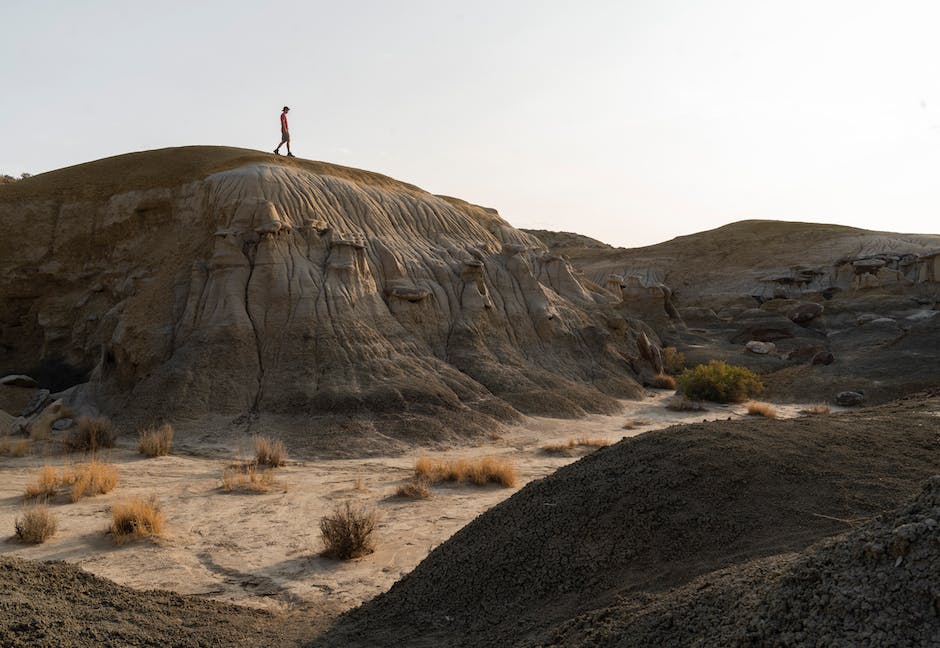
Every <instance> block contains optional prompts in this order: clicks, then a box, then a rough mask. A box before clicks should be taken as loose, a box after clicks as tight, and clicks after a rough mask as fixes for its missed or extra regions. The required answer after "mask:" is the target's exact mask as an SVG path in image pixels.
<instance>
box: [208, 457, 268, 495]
mask: <svg viewBox="0 0 940 648" xmlns="http://www.w3.org/2000/svg"><path fill="white" fill-rule="evenodd" d="M275 485H277V482H276V481H275V479H274V471H273V470H264V469H262V468H260V467H259V466H258V464H256V463H254V462H251V461H238V462H235V463H233V464H231V465H230V466H226V468H225V469H224V470H223V471H222V490H224V491H225V492H227V493H231V492H233V491H248V492H251V493H267V492H268V491H270V490H271V489H272V488H273V487H274V486H275Z"/></svg>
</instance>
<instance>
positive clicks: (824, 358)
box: [810, 351, 836, 365]
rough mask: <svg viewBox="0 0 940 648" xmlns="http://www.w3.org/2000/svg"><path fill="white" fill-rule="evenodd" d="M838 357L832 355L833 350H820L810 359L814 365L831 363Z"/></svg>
mask: <svg viewBox="0 0 940 648" xmlns="http://www.w3.org/2000/svg"><path fill="white" fill-rule="evenodd" d="M835 360H836V357H835V356H834V355H832V351H819V352H818V353H816V354H815V355H814V356H813V359H812V360H811V361H810V364H814V365H831V364H832V363H833V362H835Z"/></svg>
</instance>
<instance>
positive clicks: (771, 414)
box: [745, 401, 777, 419]
mask: <svg viewBox="0 0 940 648" xmlns="http://www.w3.org/2000/svg"><path fill="white" fill-rule="evenodd" d="M745 407H747V413H748V415H749V416H763V417H764V418H769V419H775V418H777V408H776V407H774V406H773V405H771V404H770V403H762V402H760V401H748V402H747V403H745Z"/></svg>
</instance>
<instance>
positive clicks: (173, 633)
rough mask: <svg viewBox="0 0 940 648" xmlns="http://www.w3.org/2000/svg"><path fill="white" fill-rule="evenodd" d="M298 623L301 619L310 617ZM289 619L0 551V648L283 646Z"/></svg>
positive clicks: (292, 639) (289, 640) (293, 639)
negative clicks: (2, 555) (146, 589)
mask: <svg viewBox="0 0 940 648" xmlns="http://www.w3.org/2000/svg"><path fill="white" fill-rule="evenodd" d="M305 623H306V624H307V625H308V626H309V623H310V619H305ZM290 625H291V624H285V619H284V618H283V617H280V616H276V615H274V614H271V613H268V612H262V611H259V610H250V609H247V608H242V607H238V606H235V605H226V604H224V603H218V602H215V601H204V600H199V599H192V598H186V597H183V596H179V595H178V594H173V593H172V592H163V591H157V590H154V591H149V592H139V591H136V590H132V589H130V588H127V587H121V586H119V585H116V584H114V583H112V582H111V581H108V580H105V579H103V578H98V577H96V576H92V575H91V574H89V573H87V572H83V571H82V570H81V569H79V568H78V567H75V566H73V565H69V564H66V563H58V562H54V563H40V562H29V561H25V560H20V559H18V558H0V646H4V647H5V648H16V647H19V646H23V647H27V646H28V647H29V648H37V647H39V646H56V647H65V646H95V647H97V646H161V647H162V646H178V647H184V646H271V645H279V646H290V645H296V644H297V642H298V637H297V636H295V635H292V634H291V631H290V630H289V626H290ZM293 625H295V626H296V624H293ZM305 630H306V632H308V633H312V631H315V629H313V630H311V628H309V627H307V628H306V629H305ZM308 636H309V635H308Z"/></svg>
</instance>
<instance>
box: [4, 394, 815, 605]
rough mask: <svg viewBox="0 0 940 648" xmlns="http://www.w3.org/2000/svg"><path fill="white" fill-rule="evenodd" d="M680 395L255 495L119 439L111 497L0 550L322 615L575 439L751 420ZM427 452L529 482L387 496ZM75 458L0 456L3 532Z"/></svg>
mask: <svg viewBox="0 0 940 648" xmlns="http://www.w3.org/2000/svg"><path fill="white" fill-rule="evenodd" d="M671 393H672V392H665V391H660V392H650V394H649V396H648V397H647V399H645V400H643V401H639V402H637V401H626V402H624V405H625V410H624V412H623V413H621V414H618V415H615V416H600V415H595V416H590V417H588V418H585V419H580V420H559V419H548V418H532V419H529V420H527V421H526V422H525V423H524V424H523V425H520V426H518V427H516V428H513V429H511V430H510V431H509V432H508V433H507V434H505V435H504V436H503V437H501V438H499V439H497V440H494V441H488V442H486V443H485V444H479V445H476V446H473V447H454V448H450V449H447V450H440V449H434V450H428V449H422V448H415V449H414V450H413V452H411V453H408V454H406V455H401V456H388V457H378V458H369V459H367V460H323V461H291V462H289V463H288V465H287V466H284V467H282V468H279V469H278V470H277V472H276V474H277V484H276V486H275V487H274V488H273V489H272V490H271V491H270V492H267V493H260V494H255V493H227V492H224V491H223V490H222V489H221V474H222V471H223V469H224V467H225V466H226V465H228V464H229V463H230V462H231V459H232V457H231V456H226V457H222V456H217V457H211V456H210V457H205V456H177V455H171V456H168V457H158V458H151V459H148V458H144V457H142V456H141V455H139V454H138V453H137V452H136V449H134V448H132V447H130V446H131V442H130V441H129V440H125V441H124V442H123V443H122V444H120V445H122V446H124V447H118V448H115V449H113V450H110V451H109V454H108V457H107V459H108V460H109V461H111V462H113V463H115V464H116V465H117V466H118V470H119V478H120V481H119V484H118V487H117V488H116V489H115V490H114V491H112V492H111V493H109V494H107V495H100V496H97V497H92V498H86V499H82V500H81V501H79V502H77V503H67V500H61V501H57V502H56V503H53V504H52V509H53V510H54V512H55V514H56V515H57V517H58V521H59V530H58V532H57V533H56V535H55V536H54V537H53V538H52V539H50V540H49V541H47V542H46V543H44V544H42V545H39V546H27V545H22V544H19V543H17V542H15V541H13V540H12V539H11V541H8V542H4V543H0V554H7V555H16V556H19V557H21V558H27V559H33V560H64V561H67V562H70V563H74V564H77V565H79V566H81V567H82V568H83V569H85V570H87V571H90V572H92V573H94V574H96V575H98V576H103V577H105V578H108V579H111V580H113V581H115V582H117V583H119V584H122V585H127V586H130V587H134V588H139V589H152V588H160V589H166V590H172V591H175V592H179V593H181V594H193V595H200V596H205V597H210V598H213V599H217V600H221V601H230V602H235V603H239V604H243V605H249V606H253V607H261V608H266V609H269V610H272V611H298V610H319V611H320V612H322V613H326V614H330V615H332V614H335V613H337V612H339V611H342V610H345V609H348V608H350V607H354V606H356V605H358V604H359V603H361V602H362V601H364V600H368V599H370V598H372V597H373V596H375V595H376V594H378V593H380V592H382V591H385V590H387V589H388V588H389V587H390V586H391V585H392V584H393V583H394V582H395V581H396V580H398V579H399V578H400V577H401V576H402V575H403V574H405V573H407V572H409V571H411V570H412V569H413V568H414V567H415V566H416V565H417V564H418V563H419V562H420V561H421V560H422V559H424V557H425V556H427V554H428V552H429V551H430V550H431V549H433V548H434V547H436V546H437V545H438V544H440V543H441V542H443V541H444V540H446V539H447V538H449V537H450V536H451V535H452V534H453V533H454V532H456V531H457V530H458V529H460V528H461V527H463V526H464V525H465V524H467V523H468V522H469V521H471V520H472V519H473V518H475V517H476V516H477V515H479V514H480V513H482V512H483V511H485V510H487V509H489V508H490V507H492V506H494V505H495V504H497V503H499V502H501V501H502V500H504V499H505V498H507V497H509V496H510V495H512V494H513V493H514V492H515V491H516V490H518V488H521V487H522V486H524V485H525V484H526V483H527V482H529V481H531V480H534V479H539V478H541V477H544V476H545V475H547V474H550V473H551V472H553V471H555V470H556V469H558V468H559V467H560V466H563V465H565V464H567V463H570V462H572V461H574V460H576V459H577V458H578V457H579V456H582V455H583V452H582V453H575V454H574V455H573V456H557V455H549V454H546V453H544V452H542V451H541V450H540V448H541V446H543V445H545V444H549V443H553V442H561V441H565V440H567V439H570V438H573V437H591V438H602V439H606V440H609V441H612V442H615V441H619V440H620V439H621V438H623V437H624V436H633V435H636V434H640V433H642V432H645V431H648V430H652V429H657V428H662V427H666V426H668V425H672V424H675V423H683V422H693V421H702V420H706V419H707V420H723V419H727V418H728V417H738V416H741V415H744V413H745V409H744V407H743V406H741V405H732V406H718V405H710V406H709V409H708V411H705V412H673V411H670V410H667V409H666V408H665V407H664V406H663V405H664V403H663V401H664V400H665V399H666V398H667V397H668V396H670V395H671ZM800 409H801V406H799V405H785V406H778V412H779V415H780V417H781V418H789V417H794V416H798V415H799V410H800ZM627 422H632V424H633V425H632V426H631V427H632V429H625V428H624V424H625V423H627ZM247 447H248V443H247V439H246V442H245V448H247ZM288 450H289V449H288ZM200 454H202V453H200ZM421 454H424V455H426V456H428V457H431V458H452V457H481V456H505V457H509V458H511V459H512V461H513V462H514V463H515V465H516V467H517V468H518V471H519V474H520V477H521V479H520V482H519V484H518V485H517V487H516V488H498V487H485V488H478V487H472V486H454V485H444V486H435V487H433V488H432V492H433V497H432V498H431V499H429V500H407V499H399V498H394V497H392V495H393V493H394V491H395V489H396V488H397V487H398V486H399V485H400V484H402V483H404V482H406V481H408V480H409V479H410V477H411V475H412V471H413V468H414V462H415V459H416V458H417V457H419V456H420V455H421ZM245 456H247V452H245ZM80 460H81V458H80V457H66V456H62V455H57V456H50V457H43V456H30V457H24V458H10V457H4V458H0V476H2V479H0V531H2V532H3V533H9V534H10V535H12V532H13V526H14V520H15V518H16V516H17V515H18V514H19V513H20V512H21V511H22V510H23V491H24V488H25V487H26V485H27V483H29V482H31V481H34V480H35V479H36V475H37V472H38V469H39V467H41V466H42V465H44V464H47V463H48V464H51V465H56V466H58V465H63V464H66V463H68V462H76V461H80ZM151 494H153V495H156V496H157V497H158V498H159V501H160V502H161V504H162V506H163V508H164V510H165V512H166V515H167V518H168V527H169V529H168V533H167V534H166V536H165V537H164V538H162V539H160V540H158V541H156V542H150V541H138V542H134V543H129V544H126V545H124V546H120V547H119V546H116V545H115V544H114V542H113V541H112V539H111V538H110V537H109V536H108V535H107V534H106V528H107V525H108V523H109V514H110V506H111V505H112V503H113V502H115V501H117V500H120V499H123V498H125V497H127V496H132V495H145V496H149V495H151ZM347 500H352V501H355V502H361V503H369V504H374V505H375V506H376V507H377V509H378V511H379V513H380V523H379V528H378V531H377V536H378V547H377V550H376V551H375V553H373V554H371V555H369V556H366V557H364V558H361V559H359V560H355V561H350V562H339V561H335V560H331V559H326V558H322V557H320V556H319V555H318V552H319V551H320V549H321V544H320V538H319V520H320V518H321V517H322V516H324V515H325V514H327V513H329V512H330V511H331V510H332V509H333V507H334V506H336V505H337V504H339V503H342V502H345V501H347Z"/></svg>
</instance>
